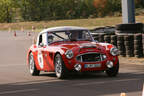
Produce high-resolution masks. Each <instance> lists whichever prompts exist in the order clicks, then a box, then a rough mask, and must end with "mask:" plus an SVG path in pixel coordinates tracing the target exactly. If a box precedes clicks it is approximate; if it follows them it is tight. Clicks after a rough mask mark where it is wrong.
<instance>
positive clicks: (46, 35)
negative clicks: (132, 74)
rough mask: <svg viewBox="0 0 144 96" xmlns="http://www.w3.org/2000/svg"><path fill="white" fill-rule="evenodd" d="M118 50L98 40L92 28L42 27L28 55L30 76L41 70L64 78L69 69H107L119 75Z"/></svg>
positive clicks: (72, 70) (82, 70) (87, 70)
mask: <svg viewBox="0 0 144 96" xmlns="http://www.w3.org/2000/svg"><path fill="white" fill-rule="evenodd" d="M118 53H119V52H118V49H117V48H116V47H115V46H114V45H111V44H108V43H100V42H98V41H95V40H94V39H93V37H92V35H91V34H90V31H89V30H88V29H86V28H81V27H72V26H64V27H54V28H48V29H45V30H43V31H42V32H40V33H39V35H38V37H37V41H36V44H33V45H32V46H31V47H30V49H29V51H28V55H27V61H28V66H29V70H30V73H31V75H33V76H35V75H39V74H40V71H45V72H55V73H56V76H57V77H58V78H65V77H66V76H68V73H70V72H99V71H102V72H106V74H107V75H108V76H111V77H113V76H116V75H117V74H118V71H119V59H118Z"/></svg>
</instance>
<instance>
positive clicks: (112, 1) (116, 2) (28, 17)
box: [0, 0, 144, 22]
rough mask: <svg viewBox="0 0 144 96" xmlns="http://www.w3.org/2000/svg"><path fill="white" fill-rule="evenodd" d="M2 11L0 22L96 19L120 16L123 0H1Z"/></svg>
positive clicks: (139, 3)
mask: <svg viewBox="0 0 144 96" xmlns="http://www.w3.org/2000/svg"><path fill="white" fill-rule="evenodd" d="M136 7H144V2H143V0H136ZM0 9H1V10H0V22H14V21H16V20H15V19H17V18H19V19H21V20H23V21H41V20H59V19H79V18H95V17H104V16H109V15H110V16H114V15H115V14H116V13H117V14H120V13H121V0H0Z"/></svg>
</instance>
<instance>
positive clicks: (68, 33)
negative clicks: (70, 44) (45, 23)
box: [47, 30, 94, 44]
mask: <svg viewBox="0 0 144 96" xmlns="http://www.w3.org/2000/svg"><path fill="white" fill-rule="evenodd" d="M84 31H85V32H87V33H88V34H87V35H89V37H90V38H89V40H88V39H86V38H85V39H83V40H82V39H76V40H72V39H71V38H70V33H71V34H72V32H84ZM62 32H64V33H65V35H67V36H68V38H64V37H62V36H60V35H58V34H57V33H62ZM47 33H48V34H53V35H54V36H56V37H58V38H60V39H62V40H58V41H54V42H60V41H94V38H93V37H92V35H91V34H90V31H89V30H64V31H54V32H47ZM54 42H51V43H54ZM51 43H50V44H51Z"/></svg>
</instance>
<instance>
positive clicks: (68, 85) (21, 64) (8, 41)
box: [0, 31, 144, 96]
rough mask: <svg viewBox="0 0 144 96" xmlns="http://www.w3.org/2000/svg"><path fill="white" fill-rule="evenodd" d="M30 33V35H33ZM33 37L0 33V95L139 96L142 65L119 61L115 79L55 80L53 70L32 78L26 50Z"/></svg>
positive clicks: (94, 76) (95, 76)
mask: <svg viewBox="0 0 144 96" xmlns="http://www.w3.org/2000/svg"><path fill="white" fill-rule="evenodd" d="M32 35H33V34H32ZM32 38H33V36H27V35H26V33H25V32H18V33H17V37H14V36H13V32H4V31H2V32H0V96H44V95H46V96H120V93H121V92H126V93H127V96H141V94H142V86H143V81H144V66H143V65H134V64H127V63H126V64H122V63H120V74H119V75H118V77H116V78H110V77H107V76H106V75H105V74H89V75H83V76H82V75H71V76H70V77H69V78H67V79H66V80H58V79H57V78H56V76H55V74H54V73H44V72H42V73H41V75H40V76H36V77H32V76H31V75H30V74H29V71H28V68H27V65H26V52H27V50H28V48H29V47H30V45H31V43H32Z"/></svg>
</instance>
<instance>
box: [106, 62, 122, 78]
mask: <svg viewBox="0 0 144 96" xmlns="http://www.w3.org/2000/svg"><path fill="white" fill-rule="evenodd" d="M118 72H119V61H118V62H117V64H116V66H115V67H113V68H110V69H107V70H106V74H107V75H108V76H109V77H116V76H117V75H118Z"/></svg>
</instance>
